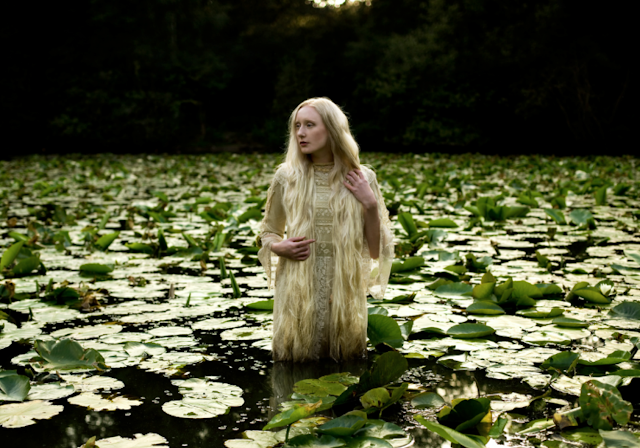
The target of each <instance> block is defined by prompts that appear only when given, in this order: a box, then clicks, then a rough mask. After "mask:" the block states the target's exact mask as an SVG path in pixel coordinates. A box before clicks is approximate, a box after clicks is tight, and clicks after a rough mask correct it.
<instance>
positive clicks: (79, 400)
mask: <svg viewBox="0 0 640 448" xmlns="http://www.w3.org/2000/svg"><path fill="white" fill-rule="evenodd" d="M67 401H68V402H69V403H71V404H75V405H78V406H83V407H86V408H89V409H93V410H94V411H115V410H119V409H123V410H127V409H131V407H133V406H140V405H141V404H142V401H140V400H132V399H130V398H127V397H112V398H103V397H102V396H100V395H98V394H94V393H91V392H83V393H81V394H80V395H76V396H75V397H71V398H69V399H68V400H67Z"/></svg>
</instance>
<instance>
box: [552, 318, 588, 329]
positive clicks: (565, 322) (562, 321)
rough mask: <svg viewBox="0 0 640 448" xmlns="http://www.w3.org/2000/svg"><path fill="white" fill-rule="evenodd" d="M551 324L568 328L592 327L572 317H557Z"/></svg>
mask: <svg viewBox="0 0 640 448" xmlns="http://www.w3.org/2000/svg"><path fill="white" fill-rule="evenodd" d="M551 323H552V324H555V325H557V326H559V327H567V328H587V327H588V326H589V325H590V324H589V322H584V321H582V320H578V319H572V318H570V317H556V318H555V319H553V320H552V321H551Z"/></svg>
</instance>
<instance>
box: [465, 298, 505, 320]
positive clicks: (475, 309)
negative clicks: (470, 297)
mask: <svg viewBox="0 0 640 448" xmlns="http://www.w3.org/2000/svg"><path fill="white" fill-rule="evenodd" d="M466 311H467V313H469V314H482V315H489V316H495V315H499V314H505V311H504V310H503V309H502V308H501V307H500V306H499V305H497V304H495V303H493V302H488V301H485V300H481V301H477V302H473V303H472V304H471V305H469V306H468V307H467V309H466Z"/></svg>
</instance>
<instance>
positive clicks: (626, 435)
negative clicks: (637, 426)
mask: <svg viewBox="0 0 640 448" xmlns="http://www.w3.org/2000/svg"><path fill="white" fill-rule="evenodd" d="M599 433H600V437H602V440H604V445H605V447H606V448H637V447H638V446H640V439H639V438H638V436H637V435H636V434H634V433H632V432H627V431H605V430H603V429H600V430H599Z"/></svg>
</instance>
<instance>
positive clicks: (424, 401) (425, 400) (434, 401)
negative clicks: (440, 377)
mask: <svg viewBox="0 0 640 448" xmlns="http://www.w3.org/2000/svg"><path fill="white" fill-rule="evenodd" d="M411 405H412V406H413V407H414V408H416V409H426V408H441V407H442V406H444V399H443V398H442V397H441V396H440V395H438V394H437V393H435V392H425V393H422V394H419V395H416V396H415V397H413V398H412V399H411Z"/></svg>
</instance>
